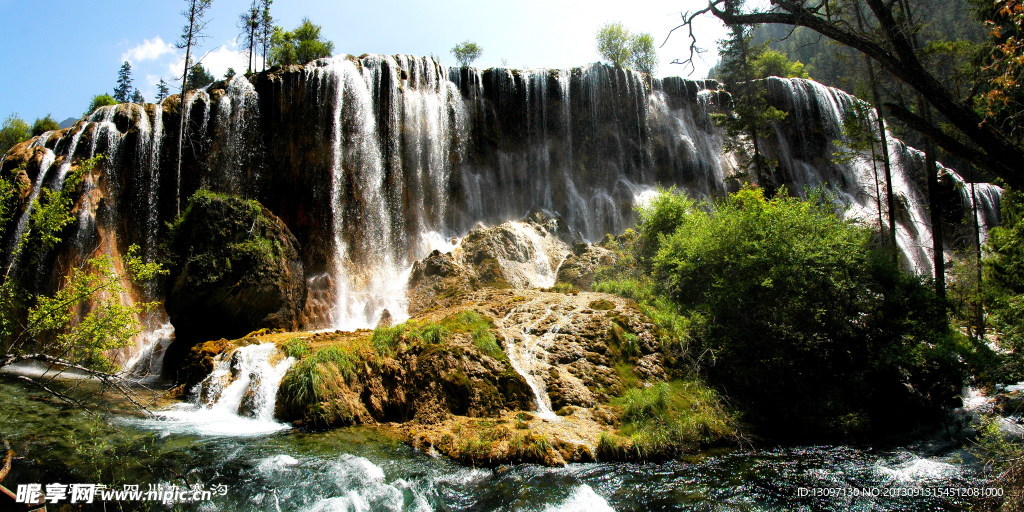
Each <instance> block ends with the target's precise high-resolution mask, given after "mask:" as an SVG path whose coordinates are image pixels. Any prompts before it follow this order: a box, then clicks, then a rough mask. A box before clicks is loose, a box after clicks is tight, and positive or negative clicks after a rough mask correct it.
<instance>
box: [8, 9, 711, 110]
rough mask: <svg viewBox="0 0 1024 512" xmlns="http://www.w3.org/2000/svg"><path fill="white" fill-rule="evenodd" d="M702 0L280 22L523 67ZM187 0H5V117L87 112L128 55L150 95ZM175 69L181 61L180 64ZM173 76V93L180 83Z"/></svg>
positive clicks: (231, 60)
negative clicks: (462, 46) (468, 48)
mask: <svg viewBox="0 0 1024 512" xmlns="http://www.w3.org/2000/svg"><path fill="white" fill-rule="evenodd" d="M702 4H704V2H703V0H637V1H624V0H614V1H612V0H590V1H583V0H546V1H545V0H519V1H515V2H487V1H480V0H434V1H430V2H422V1H421V2H415V1H411V0H409V1H373V0H364V1H358V2H351V1H338V0H304V1H302V0H275V1H274V5H273V15H274V17H275V19H276V22H277V24H278V25H281V26H283V27H285V28H288V29H290V28H293V27H294V26H296V25H297V24H298V23H299V22H300V21H301V19H302V18H303V17H305V16H308V17H309V18H311V19H312V20H313V22H314V23H317V24H319V25H321V26H323V33H324V35H325V37H326V38H327V39H329V40H331V41H333V42H334V47H335V53H336V54H353V55H360V54H363V53H385V54H393V53H408V54H414V55H435V56H438V57H440V58H441V61H442V62H443V63H444V64H447V65H452V64H454V59H453V58H452V57H451V54H450V49H451V47H452V46H453V45H455V44H456V43H458V42H460V41H463V40H466V39H469V40H473V41H475V42H477V43H478V44H479V45H481V46H482V47H483V49H484V53H483V56H482V57H481V58H480V60H479V61H477V62H476V63H475V65H477V66H479V67H485V68H486V67H492V66H502V65H507V66H509V67H519V68H544V67H547V68H556V67H557V68H561V67H570V66H581V65H585V64H588V63H590V62H594V61H597V60H599V57H598V55H597V51H596V49H595V44H594V35H595V33H596V32H597V30H598V28H599V27H600V26H601V25H602V24H604V23H605V22H608V21H620V22H622V23H623V24H625V25H626V27H627V28H629V29H630V30H632V31H634V32H649V33H651V34H652V35H653V36H654V38H655V40H656V41H657V42H658V43H659V44H660V43H661V41H662V40H663V39H664V38H665V36H666V35H667V34H668V32H669V30H670V29H671V28H672V27H674V26H676V25H678V23H679V20H680V13H681V12H682V11H686V10H694V9H696V8H698V7H699V6H700V5H702ZM184 5H185V2H184V0H127V1H126V0H116V1H115V0H89V1H83V0H50V1H49V2H46V3H45V4H37V3H35V2H29V1H27V0H0V33H2V34H3V38H4V44H3V45H0V65H2V67H3V70H4V71H3V73H2V76H0V117H6V116H7V115H8V114H11V113H16V114H18V115H20V116H21V117H22V118H24V119H25V120H27V121H28V122H30V123H31V122H32V120H34V119H35V118H37V117H41V116H44V115H46V114H48V113H49V114H52V115H53V117H54V118H55V119H57V121H61V120H63V119H65V118H68V117H79V116H81V115H82V113H83V111H84V110H85V108H86V107H87V106H88V104H89V101H90V100H91V98H92V97H93V96H94V95H96V94H99V93H103V92H111V91H112V90H113V89H114V85H115V81H116V79H117V71H118V68H119V67H120V65H121V62H122V61H124V60H128V61H130V62H131V63H132V67H133V77H134V79H135V85H136V87H138V88H139V89H140V90H141V92H142V93H143V95H144V96H145V97H146V99H147V100H151V99H152V98H153V97H154V96H155V93H156V87H155V84H156V82H157V81H158V80H159V79H160V78H161V77H162V78H164V79H165V80H167V81H168V82H170V81H171V79H172V78H173V76H174V75H175V74H180V66H179V65H178V63H179V62H181V60H182V58H183V55H184V54H183V52H181V51H179V50H177V49H176V48H174V43H175V42H176V41H177V36H178V33H179V32H180V31H181V26H182V24H183V18H182V17H181V16H180V14H179V12H180V11H181V9H182V8H183V7H184ZM248 5H249V0H214V1H213V7H212V8H211V10H210V14H209V16H208V19H209V24H208V26H207V33H208V35H209V37H208V38H207V39H206V40H204V41H203V42H202V43H201V47H200V49H199V52H200V55H202V56H204V64H205V65H206V66H207V67H208V68H209V69H211V71H212V72H213V73H214V75H216V76H221V75H223V73H224V72H225V71H226V70H227V68H228V67H234V68H235V69H237V70H242V69H244V68H245V62H246V57H245V56H244V54H242V53H240V52H239V51H238V46H237V45H236V43H235V38H236V37H237V34H238V32H239V30H238V29H237V28H236V26H237V20H238V14H239V13H241V12H243V11H244V10H245V9H246V8H247V6H248ZM723 36H724V29H723V28H722V27H721V25H720V24H719V23H717V22H716V21H715V20H713V19H711V18H708V19H706V20H704V22H703V24H702V26H701V30H700V31H699V37H700V40H701V43H702V46H704V47H706V48H708V49H710V50H713V49H714V46H715V41H716V40H717V39H720V38H722V37H723ZM687 53H688V40H687V38H686V37H685V34H684V33H682V32H678V33H677V34H675V35H673V36H672V37H671V38H670V39H669V41H668V43H667V44H666V45H665V46H664V47H662V48H661V49H660V50H659V57H660V61H661V62H660V64H659V69H658V70H657V73H658V74H659V75H663V76H664V75H682V76H687V71H688V70H687V69H684V68H683V67H682V66H679V65H671V64H669V62H670V61H671V60H672V59H673V58H677V57H686V55H687ZM716 59H717V56H716V55H715V54H714V53H713V51H712V52H710V53H708V54H706V55H705V56H704V60H705V62H703V63H702V62H698V66H697V70H696V72H695V73H693V74H692V75H690V77H692V78H702V77H703V76H704V75H705V73H706V72H707V69H708V68H709V67H710V66H711V65H712V64H713V63H714V61H715V60H716ZM172 69H174V70H177V71H175V72H172ZM174 87H175V86H174V85H172V90H173V89H174Z"/></svg>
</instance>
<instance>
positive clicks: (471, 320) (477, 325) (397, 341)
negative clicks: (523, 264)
mask: <svg viewBox="0 0 1024 512" xmlns="http://www.w3.org/2000/svg"><path fill="white" fill-rule="evenodd" d="M492 329H494V322H492V321H491V320H490V319H489V318H487V317H485V316H484V315H482V314H480V313H478V312H476V311H460V312H458V313H455V314H452V315H448V316H446V317H444V318H442V319H441V320H440V321H439V322H430V321H416V320H410V321H408V322H405V323H403V324H399V325H396V326H393V327H378V328H377V329H374V331H373V334H372V335H371V336H370V344H371V345H372V346H373V348H374V350H376V351H377V353H379V354H383V355H391V354H393V353H394V352H395V350H396V349H397V348H398V347H399V345H401V344H402V343H406V344H409V345H413V344H430V345H439V344H443V343H445V342H446V341H447V339H448V337H449V336H451V335H452V334H453V333H466V334H469V336H470V338H472V340H473V344H474V345H475V346H476V348H477V349H478V350H480V351H481V352H482V353H484V354H486V355H488V356H490V357H493V358H495V359H506V358H507V357H508V356H506V355H505V352H504V351H503V350H502V349H501V346H500V345H499V344H498V340H497V338H495V336H494V333H493V332H492Z"/></svg>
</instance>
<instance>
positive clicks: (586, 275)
mask: <svg viewBox="0 0 1024 512" xmlns="http://www.w3.org/2000/svg"><path fill="white" fill-rule="evenodd" d="M615 259H616V258H615V253H613V252H612V251H610V250H608V249H605V248H604V247H601V246H600V245H594V244H584V243H579V244H576V245H574V246H573V248H572V253H571V254H569V256H568V257H566V258H565V261H564V262H563V263H562V266H561V267H559V269H558V276H557V281H556V284H562V283H565V284H568V285H571V286H572V287H574V288H576V289H579V290H589V289H590V286H591V285H593V284H594V273H595V272H596V271H597V269H598V267H601V266H610V265H612V264H613V263H615Z"/></svg>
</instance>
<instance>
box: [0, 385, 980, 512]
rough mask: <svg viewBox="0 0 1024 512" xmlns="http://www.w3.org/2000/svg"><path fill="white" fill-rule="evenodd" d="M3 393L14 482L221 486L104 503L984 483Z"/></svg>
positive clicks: (561, 498)
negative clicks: (406, 439)
mask: <svg viewBox="0 0 1024 512" xmlns="http://www.w3.org/2000/svg"><path fill="white" fill-rule="evenodd" d="M0 392H2V393H3V394H4V395H5V396H6V397H7V407H6V409H7V410H8V412H9V414H6V415H4V416H3V417H2V418H0V434H3V436H4V437H6V438H8V439H10V440H11V441H12V444H13V445H14V447H15V450H16V451H17V452H18V455H19V456H20V457H23V458H19V459H18V460H16V461H15V466H14V470H13V471H12V473H11V475H10V476H9V477H8V479H7V480H6V481H5V482H4V484H5V485H6V486H7V487H9V488H12V489H13V488H14V487H15V486H16V485H17V484H18V483H41V484H44V485H45V484H47V483H54V482H60V483H65V484H66V483H76V482H79V483H105V484H108V485H113V486H118V485H122V484H139V485H141V486H142V487H143V488H145V487H146V486H147V485H148V484H155V483H161V482H162V483H166V484H176V485H180V486H184V485H186V484H187V485H193V484H200V485H202V486H204V487H207V488H208V487H212V486H220V485H223V486H226V487H225V489H226V494H224V495H223V496H215V497H213V498H212V499H211V500H210V501H205V502H202V503H191V504H178V505H174V506H171V505H162V504H159V503H140V502H127V501H122V502H119V503H117V504H108V508H107V510H209V511H264V510H266V511H277V510H281V511H357V510H359V511H362V510H365V511H377V510H383V511H399V510H413V511H420V510H423V511H426V510H438V511H470V510H472V511H489V510H502V511H556V510H563V511H569V510H579V511H586V512H600V511H606V510H618V511H646V510H651V511H669V510H694V511H732V510H736V511H762V510H835V511H840V510H964V509H966V508H967V507H968V506H969V505H970V503H971V502H970V501H968V500H966V499H962V498H952V497H948V496H939V497H910V496H904V497H891V496H879V497H871V496H868V497H857V498H853V497H849V496H848V497H843V498H835V497H832V498H830V497H814V496H801V491H800V489H801V488H804V489H808V488H812V487H818V488H834V489H845V491H840V492H847V493H849V492H851V490H852V489H854V488H860V487H866V488H878V489H894V488H895V489H904V490H905V491H904V492H905V493H913V492H924V490H925V489H930V488H933V487H938V488H940V489H947V488H958V487H983V486H984V485H985V484H984V482H983V481H981V478H980V476H979V475H980V473H979V470H978V469H977V468H976V466H975V465H974V463H972V460H973V459H972V458H971V456H970V455H969V454H967V453H966V452H962V451H957V450H948V449H947V450H944V449H940V448H939V447H937V446H931V445H928V444H926V443H921V444H917V445H912V446H905V447H900V448H891V449H873V448H867V447H852V446H842V445H823V446H805V447H778V448H766V449H754V450H733V451H720V452H714V453H707V454H704V455H702V456H700V457H695V458H692V459H691V460H688V461H673V462H664V463H657V464H622V463H598V464H573V465H569V466H566V467H564V468H544V467H539V466H529V465H524V466H512V467H502V468H498V469H493V470H492V469H480V468H470V467H464V466H461V465H458V464H455V463H453V462H451V461H449V460H447V459H445V458H444V457H431V456H429V455H427V454H424V453H422V452H419V451H416V450H413V449H411V448H409V447H407V446H405V445H404V444H402V443H399V442H396V441H393V440H390V439H387V438H383V437H381V436H379V435H376V434H374V433H373V432H371V431H368V430H365V429H350V430H342V431H334V432H326V433H303V432H299V431H297V430H283V431H280V432H276V433H270V434H261V435H254V436H245V435H213V434H209V433H206V434H197V433H196V432H197V430H196V429H195V428H194V426H195V425H191V424H188V423H187V422H183V421H180V420H178V419H165V420H163V421H157V420H151V419H142V418H138V417H133V416H129V415H125V414H104V415H99V416H92V415H89V414H87V413H83V412H81V411H74V410H66V409H64V408H62V407H60V406H58V405H57V404H54V403H52V402H50V401H49V400H48V399H47V398H46V397H44V396H43V395H41V394H39V393H37V392H36V391H34V390H28V389H26V388H24V387H22V386H21V385H20V384H17V383H13V382H11V381H9V380H3V381H0ZM879 492H882V491H881V490H880V491H879ZM942 492H948V491H942ZM115 505H120V507H117V506H115ZM95 507H96V508H95V509H96V510H103V508H102V506H100V505H95Z"/></svg>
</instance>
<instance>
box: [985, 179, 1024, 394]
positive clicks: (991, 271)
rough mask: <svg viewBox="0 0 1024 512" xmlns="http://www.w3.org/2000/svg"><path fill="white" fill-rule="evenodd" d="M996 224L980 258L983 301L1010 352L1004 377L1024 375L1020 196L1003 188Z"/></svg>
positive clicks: (1023, 203) (1023, 212) (1023, 208)
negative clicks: (999, 219) (982, 273)
mask: <svg viewBox="0 0 1024 512" xmlns="http://www.w3.org/2000/svg"><path fill="white" fill-rule="evenodd" d="M1000 213H1001V219H1002V224H1001V225H1000V226H997V227H994V228H992V230H991V231H989V236H988V247H987V251H986V252H987V256H986V257H985V259H984V260H983V266H984V277H985V281H984V283H985V284H984V288H985V296H986V297H985V300H986V302H987V305H988V311H989V313H990V319H991V322H992V325H993V327H994V328H995V331H996V332H997V334H998V336H999V344H1000V346H1001V347H1002V348H1004V349H1006V350H1008V351H1009V352H1010V357H1009V358H1007V363H1008V364H1007V365H1006V366H1005V368H1004V369H1003V370H1002V372H1001V373H1003V378H1004V379H1006V380H1020V379H1022V378H1024V195H1022V194H1021V192H1020V191H1017V190H1013V189H1009V188H1007V189H1006V190H1005V191H1004V193H1003V197H1002V201H1001V212H1000Z"/></svg>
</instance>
